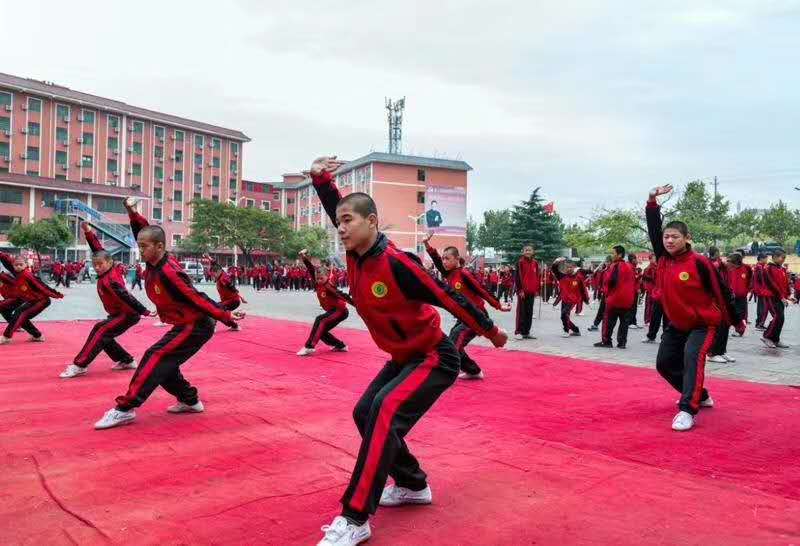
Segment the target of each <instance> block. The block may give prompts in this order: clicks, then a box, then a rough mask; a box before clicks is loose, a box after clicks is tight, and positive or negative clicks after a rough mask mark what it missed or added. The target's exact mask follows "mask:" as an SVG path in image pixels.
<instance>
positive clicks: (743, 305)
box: [733, 296, 749, 321]
mask: <svg viewBox="0 0 800 546" xmlns="http://www.w3.org/2000/svg"><path fill="white" fill-rule="evenodd" d="M733 307H734V308H735V309H736V314H738V315H739V318H740V319H742V320H745V321H746V320H747V319H748V314H749V312H748V309H747V296H742V297H736V298H734V299H733Z"/></svg>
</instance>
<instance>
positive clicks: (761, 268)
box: [751, 254, 771, 330]
mask: <svg viewBox="0 0 800 546" xmlns="http://www.w3.org/2000/svg"><path fill="white" fill-rule="evenodd" d="M767 259H768V256H767V255H766V254H759V255H758V257H757V258H756V260H757V262H756V265H755V266H754V267H753V286H752V290H751V294H752V295H753V297H754V298H756V326H755V327H756V330H766V329H767V328H766V326H764V324H765V323H766V322H767V313H768V305H767V302H768V301H769V298H770V296H771V294H770V291H769V288H767V281H766V275H767Z"/></svg>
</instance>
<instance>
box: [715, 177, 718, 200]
mask: <svg viewBox="0 0 800 546" xmlns="http://www.w3.org/2000/svg"><path fill="white" fill-rule="evenodd" d="M718 188H719V182H717V177H716V176H715V177H714V201H716V200H717V193H718V192H717V190H718Z"/></svg>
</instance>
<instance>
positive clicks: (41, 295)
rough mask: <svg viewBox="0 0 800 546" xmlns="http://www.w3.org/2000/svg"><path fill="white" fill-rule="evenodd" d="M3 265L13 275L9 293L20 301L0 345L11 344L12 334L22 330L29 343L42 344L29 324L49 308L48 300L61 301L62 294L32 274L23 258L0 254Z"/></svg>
mask: <svg viewBox="0 0 800 546" xmlns="http://www.w3.org/2000/svg"><path fill="white" fill-rule="evenodd" d="M0 258H1V259H2V262H3V264H6V267H7V266H8V265H11V267H12V268H13V273H14V283H13V285H12V286H11V289H10V290H11V292H12V293H13V294H16V296H17V297H18V298H19V299H20V300H21V301H22V303H20V304H19V305H18V306H17V307H16V308H15V309H14V311H13V313H12V314H11V316H10V320H9V321H8V324H7V325H6V329H5V331H4V332H3V335H2V337H0V345H5V344H8V343H11V338H12V337H14V333H15V332H16V331H17V330H19V329H20V328H23V329H24V330H25V331H26V332H28V333H29V334H31V341H37V342H43V341H44V336H43V335H42V333H41V332H40V331H39V330H38V329H37V328H36V327H35V326H34V325H33V322H31V321H32V320H33V319H34V318H35V317H36V316H37V315H38V314H39V313H41V312H42V311H44V310H45V309H47V308H48V307H49V306H50V298H56V299H61V298H63V297H64V295H63V294H61V293H60V292H57V291H56V290H53V289H52V288H50V287H49V286H47V284H45V283H44V282H43V281H42V280H41V279H39V277H37V276H36V275H34V274H33V272H32V271H31V270H30V269H29V268H28V264H27V263H26V262H25V258H23V257H21V256H17V257H15V258H12V257H11V256H10V255H8V254H5V253H4V252H0Z"/></svg>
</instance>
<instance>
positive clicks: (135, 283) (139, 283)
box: [131, 275, 142, 290]
mask: <svg viewBox="0 0 800 546" xmlns="http://www.w3.org/2000/svg"><path fill="white" fill-rule="evenodd" d="M136 286H138V287H139V290H141V289H142V278H141V277H139V276H138V275H137V276H135V277H134V278H133V284H132V285H131V290H133V288H134V287H136Z"/></svg>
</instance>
